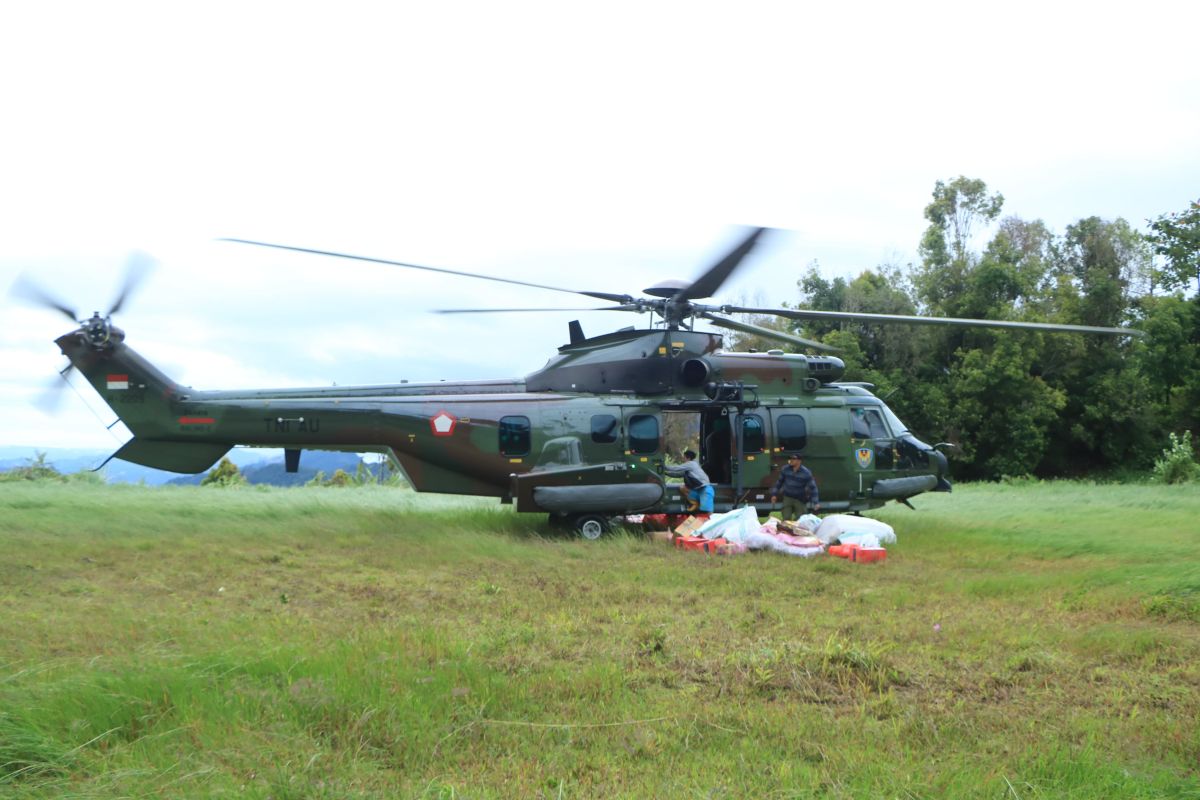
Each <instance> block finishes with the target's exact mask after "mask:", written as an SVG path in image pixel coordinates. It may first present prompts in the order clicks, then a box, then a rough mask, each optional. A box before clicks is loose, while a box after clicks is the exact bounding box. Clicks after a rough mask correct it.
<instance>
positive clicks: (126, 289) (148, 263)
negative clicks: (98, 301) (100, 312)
mask: <svg viewBox="0 0 1200 800" xmlns="http://www.w3.org/2000/svg"><path fill="white" fill-rule="evenodd" d="M153 268H154V259H153V258H152V257H151V256H150V255H148V254H146V253H143V252H141V251H136V252H134V253H131V254H130V256H129V260H128V261H127V262H126V263H125V284H124V285H123V286H122V287H121V291H120V292H118V293H117V297H116V299H115V300H113V302H112V305H111V306H110V307H109V309H108V313H107V314H105V316H112V315H113V314H116V313H117V312H118V311H120V310H121V307H122V306H124V305H125V301H126V300H128V299H129V296H130V295H131V294H133V292H134V291H135V290H136V289H137V288H138V287H139V286H141V284H142V281H144V280H145V279H146V276H147V275H149V274H150V270H152V269H153Z"/></svg>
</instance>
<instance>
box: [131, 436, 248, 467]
mask: <svg viewBox="0 0 1200 800" xmlns="http://www.w3.org/2000/svg"><path fill="white" fill-rule="evenodd" d="M230 447H231V445H227V444H210V443H206V442H177V441H169V440H148V439H138V438H136V437H135V438H133V439H130V440H129V441H128V442H126V443H125V446H124V447H122V448H121V449H120V450H118V451H117V452H116V453H114V454H113V455H112V458H119V459H121V460H122V461H130V462H132V463H134V464H141V465H142V466H143V467H153V468H154V469H165V470H167V471H168V472H183V473H186V474H189V475H193V474H195V473H197V472H203V471H204V470H206V469H208V468H209V467H211V466H212V465H213V464H215V463H217V459H219V458H220V457H221V456H223V455H225V454H226V453H228V452H229V449H230Z"/></svg>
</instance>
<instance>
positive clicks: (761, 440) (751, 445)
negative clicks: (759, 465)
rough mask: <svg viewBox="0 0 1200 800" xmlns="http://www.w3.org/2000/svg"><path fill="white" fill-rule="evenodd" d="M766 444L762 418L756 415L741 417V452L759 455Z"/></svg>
mask: <svg viewBox="0 0 1200 800" xmlns="http://www.w3.org/2000/svg"><path fill="white" fill-rule="evenodd" d="M766 444H767V439H766V435H765V434H764V433H763V421H762V417H760V416H758V414H747V415H745V416H744V417H742V452H743V453H761V452H762V451H763V447H765V446H766Z"/></svg>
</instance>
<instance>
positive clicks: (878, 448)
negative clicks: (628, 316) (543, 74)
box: [20, 228, 1140, 538]
mask: <svg viewBox="0 0 1200 800" xmlns="http://www.w3.org/2000/svg"><path fill="white" fill-rule="evenodd" d="M766 230H767V229H765V228H755V229H751V230H750V231H749V232H748V233H747V234H746V235H745V236H744V237H742V238H741V239H740V240H739V242H738V244H737V245H736V246H735V247H733V248H732V249H731V250H730V251H729V252H728V253H726V254H725V255H724V256H723V257H722V258H720V259H719V260H717V261H716V262H715V263H713V264H712V265H711V266H709V267H708V268H707V269H705V270H704V271H703V272H702V274H701V275H700V277H698V278H696V279H695V280H693V281H678V280H672V281H664V282H662V283H658V284H655V285H654V286H651V287H649V288H648V289H646V290H645V294H644V296H640V297H635V296H633V295H629V294H623V293H611V292H602V291H583V290H575V289H564V288H560V287H556V286H547V285H543V284H535V283H529V282H525V281H519V280H513V279H509V278H501V277H495V276H489V275H481V274H475V273H469V272H460V271H456V270H449V269H442V268H438V267H430V266H424V265H418V264H408V263H404V262H398V261H390V260H386V259H378V258H369V257H365V256H356V255H351V254H348V253H338V252H331V251H324V250H314V249H309V248H302V247H292V246H288V245H280V244H271V243H267V242H257V241H251V240H244V239H229V240H226V241H230V242H236V243H241V244H247V245H254V246H260V247H271V248H276V249H280V250H287V251H293V252H300V253H307V254H310V255H316V256H321V257H334V258H348V259H355V260H358V261H366V262H372V263H377V264H384V265H389V266H397V267H404V268H407V269H421V270H427V271H432V272H438V273H443V274H448V275H456V276H463V277H469V278H477V279H484V280H492V281H499V282H503V283H510V284H516V285H518V286H524V287H528V288H535V289H544V290H550V291H557V292H568V293H571V294H576V295H582V296H585V297H589V298H593V299H595V300H600V301H604V302H607V303H611V304H612V305H608V306H600V307H599V308H598V309H597V310H610V311H622V312H633V313H639V314H649V315H650V319H651V324H650V325H649V326H647V327H644V328H635V327H626V328H621V329H620V330H616V331H613V332H610V333H604V334H600V335H598V336H591V337H588V336H585V335H584V333H583V330H582V328H581V326H580V324H579V323H578V321H573V322H571V323H570V324H569V326H568V339H569V340H568V342H567V343H566V344H564V345H562V346H561V347H559V348H558V352H557V353H556V354H554V355H553V356H552V357H551V358H550V359H549V361H548V362H547V363H546V364H545V366H543V367H542V368H541V369H538V370H536V371H534V372H532V373H530V374H528V375H526V376H525V377H524V378H513V379H507V380H477V381H455V382H438V383H401V384H388V385H374V386H332V387H317V388H294V389H258V390H245V391H213V390H205V391H201V390H196V389H192V388H190V387H186V386H181V385H179V384H178V383H176V382H175V381H173V380H172V379H171V378H169V377H167V376H166V375H165V374H163V373H162V372H161V371H159V370H158V369H157V368H155V367H154V366H153V365H152V364H150V363H149V362H148V361H147V360H146V359H144V358H143V357H142V356H140V355H139V354H138V353H137V352H135V351H134V350H133V349H132V348H131V347H130V346H129V345H128V344H126V342H125V338H126V336H125V332H124V331H123V330H121V329H120V328H118V327H116V326H115V325H114V324H113V323H112V316H113V314H115V313H116V312H117V311H119V310H120V309H121V307H122V306H123V304H124V303H125V301H126V298H127V297H128V296H129V293H130V292H131V291H132V289H133V286H134V283H135V277H136V276H135V275H134V274H132V273H131V275H130V277H129V279H127V280H126V282H125V285H124V286H123V288H122V289H121V291H120V293H119V294H118V298H117V300H116V301H115V302H114V303H113V305H112V307H111V308H110V309H109V311H108V312H106V313H105V314H103V315H101V314H100V313H99V312H96V313H94V314H93V315H92V316H91V317H90V318H86V319H79V318H78V315H77V314H76V313H75V311H74V310H72V309H71V308H69V307H67V306H66V305H64V304H62V303H61V302H59V301H58V300H56V299H55V298H53V297H52V296H51V295H49V294H47V293H46V292H44V291H42V290H41V289H39V288H36V286H34V285H33V284H32V283H30V282H26V283H25V284H23V286H22V288H21V292H20V293H21V294H23V295H24V296H25V297H26V298H28V299H33V300H36V301H37V302H39V303H41V304H43V305H45V306H48V307H50V308H53V309H56V310H58V311H59V312H61V313H62V314H64V315H65V316H67V317H69V318H70V319H71V320H72V322H77V324H78V326H79V327H77V328H75V329H74V330H72V331H70V332H69V333H66V334H64V335H62V336H60V337H58V339H56V340H55V342H56V344H57V345H58V346H59V348H60V349H61V350H62V352H63V354H65V355H66V356H67V358H68V359H69V360H70V366H68V367H67V370H64V373H65V372H66V371H69V370H70V369H72V368H74V369H78V370H79V371H80V373H82V374H83V375H84V376H85V377H86V378H87V380H88V381H89V382H90V383H91V385H92V386H93V387H94V388H95V390H96V391H97V393H99V395H100V396H101V398H102V399H103V400H104V401H105V402H106V403H107V404H108V405H109V406H110V408H112V410H113V411H114V412H115V413H116V414H117V416H118V417H119V418H120V419H121V421H122V422H124V423H125V425H126V426H127V427H128V428H129V429H130V431H132V433H133V438H132V439H130V440H129V441H128V442H127V443H126V444H125V445H124V446H122V447H121V448H120V449H119V450H117V451H116V452H115V453H114V454H113V455H112V456H111V457H110V458H119V459H123V460H126V461H131V462H133V463H136V464H141V465H144V466H148V467H155V468H158V469H163V470H169V471H173V472H180V473H197V472H201V471H204V470H206V469H208V468H210V467H211V466H212V465H213V464H215V463H216V462H217V461H218V460H219V459H220V458H221V457H222V456H224V455H225V454H226V453H227V452H228V451H229V450H230V449H231V448H232V447H233V446H235V445H243V446H252V447H276V448H283V450H284V454H285V465H286V468H287V469H288V470H289V471H293V472H294V471H296V470H297V469H298V466H299V462H300V455H301V452H302V451H303V450H305V449H314V450H343V451H351V452H374V453H380V454H384V455H385V456H387V457H388V458H389V459H391V460H393V461H394V463H397V464H398V465H399V468H400V469H401V470H402V471H403V474H404V476H405V477H406V478H407V479H408V481H409V482H410V483H411V485H412V486H413V488H414V489H416V490H417V491H421V492H441V493H449V494H463V495H482V496H490V497H496V498H499V499H500V501H501V502H502V503H507V504H512V505H514V506H515V508H516V510H517V511H520V512H537V513H543V514H547V515H549V519H550V520H551V522H552V523H555V524H559V525H566V526H571V527H573V528H574V529H576V530H577V531H578V532H579V533H580V534H581V535H583V536H584V537H586V538H596V537H598V536H600V535H601V534H603V533H604V532H605V531H606V530H608V529H609V526H610V524H611V521H612V520H613V519H614V518H616V517H618V516H619V515H624V514H631V513H643V512H665V513H678V512H681V511H683V510H684V509H683V503H682V500H681V499H680V498H679V496H678V495H677V494H676V493H675V492H674V491H673V490H672V488H671V487H669V485H668V483H667V481H666V479H665V477H664V474H663V466H664V460H665V458H666V456H667V455H668V454H667V453H666V452H665V446H666V445H665V437H664V430H665V429H667V428H668V427H670V426H671V425H672V424H676V425H678V424H680V423H682V427H683V428H685V429H687V430H688V431H690V432H694V435H695V440H696V441H698V446H697V448H696V449H697V450H698V453H699V459H700V462H701V465H702V466H703V468H704V469H705V471H706V472H707V473H708V475H709V476H710V478H711V480H712V481H713V484H714V487H715V495H716V498H715V508H716V510H717V511H725V510H729V509H732V508H735V507H739V506H742V505H750V506H753V507H755V508H756V510H757V511H758V513H759V514H767V513H769V512H770V511H772V510H774V509H777V508H778V506H777V505H775V504H772V502H771V490H770V487H771V486H772V484H773V483H774V481H775V479H776V477H777V473H778V470H779V468H780V467H781V466H782V465H783V463H784V462H785V460H786V458H787V455H788V454H790V453H793V452H796V453H801V454H803V455H804V456H805V458H806V463H807V465H808V466H809V468H810V469H812V471H813V473H814V474H815V475H816V476H817V480H818V482H819V485H820V490H821V507H822V510H823V511H827V512H832V511H842V512H852V513H857V512H861V511H865V510H867V509H871V508H876V507H879V506H882V505H884V504H885V503H886V502H888V501H889V500H894V501H897V502H901V503H904V504H906V505H909V506H910V507H911V504H910V502H909V501H910V499H911V498H913V497H915V496H916V495H919V494H921V493H923V492H929V491H941V492H948V491H950V490H951V486H950V482H949V481H948V480H947V477H946V472H947V460H946V456H945V455H944V454H943V453H942V452H941V450H940V449H939V447H937V446H930V445H928V444H926V443H925V442H923V441H921V440H920V439H919V438H917V436H916V435H914V433H913V432H912V431H910V430H909V429H908V427H907V426H906V425H905V424H904V423H903V422H901V421H900V419H899V418H898V417H897V416H896V415H895V414H894V413H892V411H891V410H890V409H889V408H888V407H887V405H886V404H885V403H884V402H883V401H882V400H880V399H879V398H878V397H876V396H875V395H873V394H872V393H871V392H870V390H869V388H870V387H869V386H867V385H863V384H857V383H849V382H842V381H841V378H842V377H843V373H844V369H845V365H844V363H843V362H842V360H841V359H839V358H838V357H837V356H835V355H829V354H827V353H830V352H832V351H834V348H831V347H829V346H828V345H825V344H823V343H821V342H816V341H811V340H808V339H804V338H801V337H798V336H793V335H790V334H786V333H782V332H779V331H775V330H771V329H767V328H764V327H762V326H758V325H753V324H750V323H746V322H743V321H740V320H737V319H733V318H730V317H729V316H728V315H730V314H754V315H774V316H778V317H786V318H790V319H797V320H806V319H823V320H857V321H867V322H881V323H883V322H886V323H906V324H921V325H959V326H976V327H990V328H1010V329H1033V330H1042V331H1074V332H1085V333H1094V334H1102V335H1115V336H1131V335H1140V332H1139V331H1134V330H1131V329H1125V328H1098V327H1087V326H1078V325H1056V324H1047V323H1028V322H1008V321H997V320H977V319H952V318H939V317H921V316H903V315H892V314H867V313H853V312H834V311H814V310H804V309H778V308H753V307H744V306H733V305H706V304H704V303H701V302H698V301H700V300H703V299H706V298H710V297H712V296H713V295H714V294H716V292H717V291H718V290H719V289H720V287H721V286H722V284H723V283H724V282H725V281H726V280H727V279H728V278H729V276H730V275H732V274H733V272H734V271H735V270H736V269H737V268H738V266H739V265H740V264H742V263H743V260H744V259H745V258H746V256H747V255H748V254H749V253H750V252H751V251H752V250H753V249H754V247H755V245H756V244H757V243H758V241H759V240H760V238H761V237H762V236H763V234H764V233H765V232H766ZM535 310H536V311H541V310H547V309H446V310H443V313H482V312H488V311H535ZM699 321H705V322H708V323H710V324H712V325H714V326H716V327H719V328H725V329H728V330H734V331H741V332H746V333H753V334H758V335H760V336H763V337H769V338H771V339H773V340H777V341H780V342H781V343H784V344H786V345H789V346H791V347H793V348H796V349H798V350H800V351H802V352H796V353H789V352H784V351H783V350H782V349H779V350H769V351H767V352H730V351H727V350H725V349H724V348H723V338H722V336H721V335H720V334H718V333H710V332H704V331H699V330H696V329H695V325H696V323H697V322H699ZM803 351H808V352H811V351H818V352H821V353H826V354H822V355H811V354H807V352H803ZM106 463H107V462H106Z"/></svg>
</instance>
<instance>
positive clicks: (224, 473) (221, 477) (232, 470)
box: [200, 457, 246, 486]
mask: <svg viewBox="0 0 1200 800" xmlns="http://www.w3.org/2000/svg"><path fill="white" fill-rule="evenodd" d="M200 485H201V486H245V485H246V476H245V475H243V474H242V473H241V471H240V470H238V468H237V464H234V463H233V462H232V461H230V460H229V458H228V457H225V458H222V459H221V463H220V464H217V466H216V467H214V468H213V470H212V471H211V472H209V473H208V474H207V475H205V476H204V479H203V480H201V481H200Z"/></svg>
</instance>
